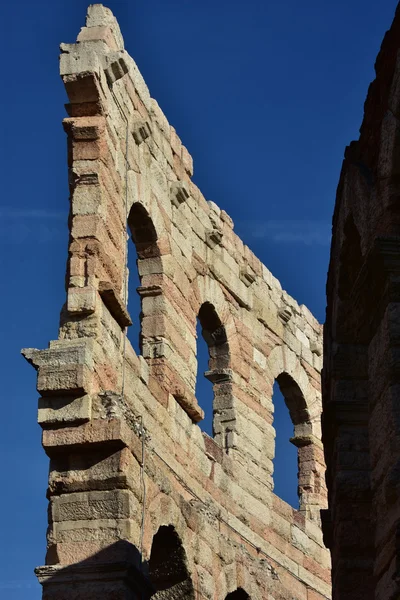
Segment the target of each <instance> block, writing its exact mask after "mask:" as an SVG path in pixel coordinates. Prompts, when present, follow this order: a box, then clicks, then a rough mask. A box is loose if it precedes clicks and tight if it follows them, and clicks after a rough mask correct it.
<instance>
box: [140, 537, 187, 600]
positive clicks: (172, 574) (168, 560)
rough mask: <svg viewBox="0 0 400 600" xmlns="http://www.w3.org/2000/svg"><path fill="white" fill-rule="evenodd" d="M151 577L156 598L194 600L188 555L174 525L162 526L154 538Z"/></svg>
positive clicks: (150, 564) (151, 555) (150, 566)
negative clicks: (185, 599)
mask: <svg viewBox="0 0 400 600" xmlns="http://www.w3.org/2000/svg"><path fill="white" fill-rule="evenodd" d="M149 576H150V581H151V583H152V585H153V588H154V591H155V592H156V593H155V595H154V598H157V599H159V598H160V599H161V598H165V599H167V598H172V597H173V598H175V599H176V600H178V599H180V598H182V600H183V599H184V598H189V599H193V600H194V589H193V584H192V581H191V578H190V574H189V571H188V568H187V560H186V553H185V550H184V548H183V546H182V542H181V540H180V538H179V536H178V534H177V533H176V531H175V529H174V527H173V526H172V525H168V526H165V525H162V526H161V527H160V528H159V530H158V531H157V533H156V534H155V536H154V537H153V544H152V547H151V554H150V561H149Z"/></svg>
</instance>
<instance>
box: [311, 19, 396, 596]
mask: <svg viewBox="0 0 400 600" xmlns="http://www.w3.org/2000/svg"><path fill="white" fill-rule="evenodd" d="M399 50H400V12H399V9H398V10H397V12H396V16H395V19H394V21H393V24H392V27H391V29H390V31H388V32H387V34H386V36H385V38H384V41H383V44H382V47H381V50H380V53H379V55H378V58H377V61H376V65H375V68H376V79H375V81H374V82H373V83H372V84H371V86H370V88H369V92H368V96H367V100H366V103H365V113H364V120H363V123H362V125H361V129H360V138H359V140H358V141H357V142H352V143H351V144H350V146H349V147H347V148H346V152H345V158H344V161H343V167H342V173H341V177H340V181H339V186H338V192H337V200H336V207H335V213H334V217H333V239H332V248H331V260H330V267H329V275H328V285H327V295H328V309H327V320H326V325H325V330H324V346H325V348H324V371H323V373H324V377H323V389H324V398H323V409H324V412H323V442H324V448H325V457H326V462H327V484H328V490H329V511H327V512H326V513H325V518H324V522H323V525H324V535H325V540H326V543H327V545H328V546H329V547H330V549H331V553H332V563H333V564H332V568H333V573H332V575H333V598H334V599H335V600H350V599H351V600H357V599H358V598H360V599H363V600H368V599H371V600H372V599H374V600H395V599H396V600H397V599H398V598H399V597H400V586H399V567H400V562H399V559H400V554H399V542H398V539H399V537H398V533H399V529H398V527H399V498H400V496H399V490H400V469H399V464H400V462H399V461H400V420H399V406H400V387H399V382H400V379H399V369H398V364H399V362H398V358H397V356H398V355H399V349H400V337H399V322H400V321H399V315H400V288H399V275H400V237H399V234H400V219H399V215H400V211H399V207H400V179H399V175H400V170H399V167H400V162H399V157H400V135H399V132H400V120H399V117H400V87H399V82H400V63H399Z"/></svg>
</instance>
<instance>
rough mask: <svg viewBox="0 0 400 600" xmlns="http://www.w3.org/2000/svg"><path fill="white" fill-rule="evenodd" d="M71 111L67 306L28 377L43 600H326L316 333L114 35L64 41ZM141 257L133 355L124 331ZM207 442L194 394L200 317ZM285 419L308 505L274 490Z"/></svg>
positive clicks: (99, 21) (95, 17)
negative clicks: (42, 501)
mask: <svg viewBox="0 0 400 600" xmlns="http://www.w3.org/2000/svg"><path fill="white" fill-rule="evenodd" d="M61 50H62V54H61V75H62V78H63V81H64V84H65V87H66V91H67V94H68V97H69V104H68V105H67V112H68V115H69V116H68V118H66V119H65V121H64V127H65V131H66V133H67V136H68V162H69V183H70V193H71V209H70V219H69V224H70V241H69V255H68V268H67V274H66V288H67V301H66V304H65V306H64V308H63V310H62V313H61V323H60V329H59V337H58V340H56V341H52V342H50V345H49V348H48V349H46V350H35V349H27V350H24V356H25V357H26V358H27V360H28V361H29V362H31V363H32V364H33V365H34V367H35V368H36V369H37V370H38V386H37V387H38V391H39V393H40V394H41V398H40V400H39V423H40V424H41V426H42V427H43V446H44V449H45V451H46V453H47V454H48V456H49V458H50V475H49V487H48V498H49V529H48V551H47V556H46V566H43V567H40V568H38V569H37V575H38V577H39V580H40V581H41V583H42V584H43V589H44V592H43V598H45V599H46V600H55V599H57V600H72V599H78V598H79V600H92V599H93V600H94V599H95V598H96V599H98V598H100V597H101V598H113V600H122V599H124V600H128V599H130V600H136V599H142V598H149V597H150V596H152V597H154V598H163V599H169V598H173V599H178V598H193V599H194V598H196V599H202V598H205V599H210V600H211V599H212V600H224V599H230V600H234V599H236V600H240V599H242V600H243V599H245V598H251V599H252V600H262V599H270V600H324V599H327V598H329V597H330V562H329V560H330V559H329V553H328V551H327V550H326V549H325V547H324V545H323V541H322V533H321V528H320V509H321V508H325V507H326V488H325V479H324V472H325V465H324V458H323V450H322V444H321V427H320V421H321V394H320V370H321V361H322V336H321V326H320V324H319V323H318V322H317V321H316V320H315V318H314V317H313V316H312V315H311V313H310V312H309V311H308V309H307V308H306V307H305V306H299V305H298V304H297V303H296V302H295V301H294V300H293V299H292V298H291V297H290V296H289V295H288V294H287V293H286V292H285V291H283V290H282V289H281V286H280V284H279V282H278V281H277V280H276V279H275V278H274V277H273V276H272V275H271V273H270V272H269V271H268V269H267V268H266V267H265V266H264V265H262V264H261V262H260V261H259V260H258V259H257V258H256V257H255V256H254V254H252V252H251V251H250V250H249V248H248V247H247V246H245V245H244V244H243V242H242V241H241V240H240V239H239V238H238V236H237V235H236V234H235V233H234V231H233V223H232V220H231V219H230V217H229V216H228V215H227V213H226V212H225V211H224V210H221V209H220V208H218V206H217V205H216V204H214V203H213V202H207V201H206V200H205V199H204V197H203V196H202V194H201V192H200V190H199V189H198V188H197V187H196V185H195V184H194V183H193V182H192V181H191V177H192V174H193V164H192V158H191V156H190V154H189V153H188V151H187V149H186V148H185V147H184V146H183V145H182V143H181V141H180V139H179V137H178V135H177V133H176V131H175V129H174V128H173V127H171V126H170V125H169V123H168V121H167V119H166V117H165V116H164V114H163V113H162V111H161V109H160V108H159V106H158V104H157V102H156V101H155V100H154V99H153V98H151V96H150V94H149V91H148V89H147V87H146V84H145V82H144V81H143V79H142V77H141V75H140V73H139V71H138V68H137V66H136V64H135V63H134V61H133V59H132V58H131V57H130V56H129V55H128V54H127V53H126V51H125V50H124V45H123V40H122V37H121V33H120V30H119V27H118V24H117V22H116V20H115V18H114V17H113V15H112V13H111V12H110V11H109V10H108V9H106V8H104V7H103V6H101V5H93V6H91V7H89V10H88V16H87V21H86V27H84V28H82V30H81V32H80V34H79V36H78V40H77V43H76V44H63V45H62V46H61ZM127 234H128V237H129V238H131V239H130V240H129V242H128V246H130V250H131V251H132V250H134V248H133V245H134V246H135V247H136V252H137V256H138V261H137V268H138V272H139V277H140V287H139V288H138V293H139V295H140V297H141V315H140V321H141V355H140V356H138V355H136V353H135V351H134V350H133V348H132V346H131V344H130V342H129V340H128V339H127V338H126V328H127V327H129V325H130V324H131V323H132V321H131V319H133V320H137V319H139V315H133V314H132V315H129V313H128V310H127V289H128V277H129V274H128V270H127V267H126V265H127V249H128V246H127ZM197 318H198V319H199V321H200V324H201V327H202V334H203V337H204V339H205V341H206V343H207V345H208V349H209V355H210V359H209V370H208V371H207V373H206V377H207V378H208V379H209V380H210V381H211V382H212V383H213V391H214V405H213V428H214V437H213V438H211V437H209V436H207V435H206V434H204V433H202V431H201V430H200V427H199V425H198V422H199V421H200V420H201V419H202V418H203V411H202V409H201V408H200V406H199V404H198V401H197V399H196V397H195V384H196V371H197V359H196V353H197V343H196V320H197ZM275 380H276V381H277V382H278V384H279V386H280V388H281V391H282V393H283V395H284V397H285V400H286V404H287V407H288V410H289V412H290V415H291V418H292V421H293V424H294V437H293V439H292V442H293V443H294V444H295V445H296V446H297V447H298V461H299V481H298V484H299V485H298V489H299V499H300V509H299V510H294V509H293V508H292V507H290V506H289V505H288V504H286V503H285V502H284V501H283V500H281V499H280V498H278V497H277V496H276V495H275V494H274V493H273V477H272V475H273V463H272V460H273V457H274V438H275V431H274V428H273V404H272V388H273V384H274V381H275Z"/></svg>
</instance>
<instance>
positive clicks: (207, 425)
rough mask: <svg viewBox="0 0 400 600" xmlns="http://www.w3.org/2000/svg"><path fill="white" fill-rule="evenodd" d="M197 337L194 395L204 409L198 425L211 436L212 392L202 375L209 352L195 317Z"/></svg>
mask: <svg viewBox="0 0 400 600" xmlns="http://www.w3.org/2000/svg"><path fill="white" fill-rule="evenodd" d="M196 337H197V376H196V389H195V395H196V398H197V401H198V403H199V405H200V406H201V408H202V409H203V411H204V419H203V420H202V421H200V422H199V427H200V429H201V430H202V431H204V432H205V433H207V434H208V435H209V436H211V437H212V436H213V405H214V392H213V389H212V387H213V386H212V383H211V382H210V381H209V380H208V379H207V378H206V377H205V376H204V377H203V376H202V375H205V373H207V371H208V361H209V359H210V354H209V350H208V346H207V344H206V343H205V342H204V340H202V327H201V323H200V320H199V319H197V326H196Z"/></svg>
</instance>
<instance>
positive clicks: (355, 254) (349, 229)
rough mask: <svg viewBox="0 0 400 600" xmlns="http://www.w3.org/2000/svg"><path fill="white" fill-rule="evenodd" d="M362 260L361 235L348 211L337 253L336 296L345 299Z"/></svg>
mask: <svg viewBox="0 0 400 600" xmlns="http://www.w3.org/2000/svg"><path fill="white" fill-rule="evenodd" d="M362 262H363V255H362V250H361V236H360V233H359V231H358V229H357V227H356V224H355V222H354V218H353V215H352V214H351V213H350V214H349V215H348V216H347V218H346V221H345V223H344V227H343V241H342V245H341V248H340V255H339V278H338V296H339V299H340V300H341V301H345V300H346V299H347V298H348V296H349V294H350V292H351V289H352V287H353V285H354V283H355V280H356V277H357V276H358V274H359V272H360V270H361V265H362Z"/></svg>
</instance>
